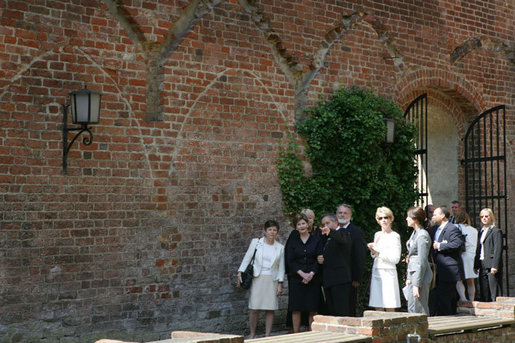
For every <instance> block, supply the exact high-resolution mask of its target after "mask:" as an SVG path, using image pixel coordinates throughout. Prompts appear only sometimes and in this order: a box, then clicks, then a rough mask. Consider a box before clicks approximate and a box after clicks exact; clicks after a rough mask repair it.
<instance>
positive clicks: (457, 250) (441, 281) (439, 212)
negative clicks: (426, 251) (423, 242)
mask: <svg viewBox="0 0 515 343" xmlns="http://www.w3.org/2000/svg"><path fill="white" fill-rule="evenodd" d="M450 215H451V214H450V212H449V210H448V209H447V208H446V207H444V206H441V207H437V208H436V209H435V211H434V213H433V218H432V220H433V223H434V224H435V226H433V227H432V228H431V230H430V232H429V234H430V235H431V238H432V239H433V252H432V254H433V258H434V261H435V263H436V287H435V289H433V290H432V291H431V294H430V295H429V312H430V315H433V316H434V315H436V316H447V315H452V314H455V313H456V304H457V298H456V282H457V281H458V280H463V279H464V277H465V275H464V272H463V262H462V260H461V248H462V246H463V244H465V239H464V237H463V234H462V233H461V231H460V229H459V228H458V227H457V226H456V225H454V224H452V223H450V222H449V217H450Z"/></svg>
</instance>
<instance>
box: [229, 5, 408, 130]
mask: <svg viewBox="0 0 515 343" xmlns="http://www.w3.org/2000/svg"><path fill="white" fill-rule="evenodd" d="M239 3H240V4H241V6H242V7H243V8H244V9H245V10H246V11H247V12H248V13H249V14H251V19H252V20H253V22H254V24H255V25H256V27H257V28H258V29H259V30H260V31H261V32H262V33H263V37H264V38H265V40H266V41H267V42H268V44H269V45H270V46H271V49H272V54H273V56H274V58H275V60H276V62H277V64H278V66H279V68H280V69H281V70H282V72H283V73H284V74H285V76H286V78H287V79H288V81H289V82H290V84H291V85H292V87H293V89H294V90H295V121H296V122H301V121H303V120H305V119H306V114H305V112H304V107H305V105H306V103H307V101H308V97H307V94H308V91H309V85H310V82H311V81H312V80H313V79H314V78H315V77H316V75H317V74H318V72H319V71H320V69H322V67H323V66H324V61H325V58H326V56H327V54H328V53H329V51H330V49H331V47H332V46H333V45H334V44H335V43H336V42H338V41H339V40H340V39H341V37H342V36H343V35H344V34H345V33H347V32H349V31H350V30H351V29H353V28H355V27H357V26H363V27H368V28H369V29H371V30H372V31H373V32H375V33H376V34H377V36H378V40H379V41H380V42H382V43H383V44H384V46H385V48H386V50H387V52H388V54H389V55H390V58H391V59H392V61H393V63H394V65H395V66H396V67H397V68H399V70H403V69H404V67H405V65H404V61H403V58H402V54H401V52H400V51H399V50H398V49H397V48H396V47H395V41H394V40H393V39H392V38H391V37H390V33H389V31H388V29H387V28H386V26H385V25H384V23H383V22H382V21H381V20H379V19H378V18H376V17H375V16H374V15H373V14H370V13H366V12H364V13H363V12H354V13H352V14H350V15H344V16H342V19H341V20H340V21H339V22H337V23H336V24H335V25H333V27H332V28H331V29H330V30H328V31H327V32H326V34H325V35H324V37H322V38H321V40H320V46H319V48H318V50H317V51H316V52H315V54H314V55H313V56H311V62H310V64H309V65H308V66H305V68H304V67H302V66H299V65H298V63H297V62H296V61H295V59H294V56H293V55H292V54H291V53H289V52H288V51H287V49H285V48H284V46H283V43H282V40H281V37H280V36H279V35H278V34H277V33H276V32H275V30H274V29H273V28H272V27H271V22H270V20H269V19H268V18H267V16H266V15H265V13H264V11H263V9H262V8H261V7H260V6H259V5H258V4H257V3H256V1H254V0H239ZM302 70H305V71H304V72H303V71H302Z"/></svg>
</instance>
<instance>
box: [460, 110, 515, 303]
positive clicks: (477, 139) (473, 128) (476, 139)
mask: <svg viewBox="0 0 515 343" xmlns="http://www.w3.org/2000/svg"><path fill="white" fill-rule="evenodd" d="M505 128H506V108H505V106H504V105H502V106H497V107H494V108H491V109H489V110H488V111H486V112H483V113H482V114H481V115H479V116H478V117H477V118H476V119H475V120H474V121H473V122H472V123H471V124H470V126H469V128H468V130H467V133H466V134H465V159H464V161H463V162H464V166H465V206H466V209H467V212H468V214H469V215H470V218H471V220H472V226H474V227H476V228H480V227H481V226H482V225H481V221H480V220H479V212H480V211H481V209H483V208H485V207H489V208H491V209H492V211H493V212H494V215H495V224H496V226H497V227H499V228H500V229H501V230H502V231H503V254H504V258H505V263H504V271H503V276H504V277H505V279H506V289H505V292H504V293H505V294H507V295H508V296H509V273H508V254H507V251H508V250H507V246H508V231H509V226H508V199H507V192H506V191H507V183H506V130H505Z"/></svg>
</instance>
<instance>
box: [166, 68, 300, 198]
mask: <svg viewBox="0 0 515 343" xmlns="http://www.w3.org/2000/svg"><path fill="white" fill-rule="evenodd" d="M238 73H241V77H245V76H250V77H251V78H253V79H254V80H256V82H257V83H259V84H260V85H261V87H262V89H264V90H265V91H266V93H267V94H268V95H269V96H270V98H271V99H274V97H276V95H274V94H273V93H272V92H270V90H269V89H268V87H267V86H266V84H265V82H263V80H262V78H261V77H260V76H259V74H257V73H255V72H251V71H249V70H245V69H241V70H237V69H234V68H227V69H225V70H223V71H221V72H219V73H217V74H216V75H215V76H214V77H213V79H212V80H211V81H210V82H209V84H208V85H207V86H206V87H205V88H204V89H203V90H202V91H201V92H200V93H198V95H197V97H196V99H195V100H194V102H193V105H192V106H190V107H189V109H188V113H187V114H186V115H185V117H184V120H183V121H182V123H181V126H180V129H179V132H178V134H177V136H176V137H175V139H174V142H175V144H174V148H173V151H172V153H171V164H170V169H169V172H168V180H169V181H168V188H167V194H168V195H167V199H168V200H170V199H173V196H174V195H175V192H173V186H174V184H176V183H177V180H174V179H175V178H176V177H177V173H178V169H177V167H176V166H175V162H176V161H177V159H178V154H179V151H180V148H181V147H182V145H183V143H184V142H186V141H187V140H186V138H185V129H184V128H185V125H186V123H187V122H188V120H189V119H190V118H191V115H192V113H194V112H195V110H196V109H197V108H196V104H197V103H198V102H199V101H200V99H202V98H203V96H204V95H206V94H207V93H208V92H209V91H210V90H211V89H212V88H213V87H214V86H215V84H216V83H218V82H222V81H221V78H222V77H224V76H234V75H236V74H238ZM274 103H275V109H276V111H278V112H279V113H280V117H281V118H282V121H283V122H284V123H285V125H286V126H292V125H293V123H291V122H290V121H291V120H289V118H288V114H287V110H285V109H282V106H281V105H282V102H281V101H279V100H276V101H274Z"/></svg>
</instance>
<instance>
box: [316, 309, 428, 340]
mask: <svg viewBox="0 0 515 343" xmlns="http://www.w3.org/2000/svg"><path fill="white" fill-rule="evenodd" d="M427 325H428V324H427V316H426V315H424V314H410V313H402V312H378V311H365V312H364V314H363V317H357V318H353V317H332V316H320V315H319V316H315V319H314V322H313V325H312V329H313V330H314V331H329V332H340V333H346V334H360V335H366V336H370V337H372V342H374V343H386V342H405V341H406V336H407V335H408V334H415V333H416V334H418V335H420V337H422V338H427Z"/></svg>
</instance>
